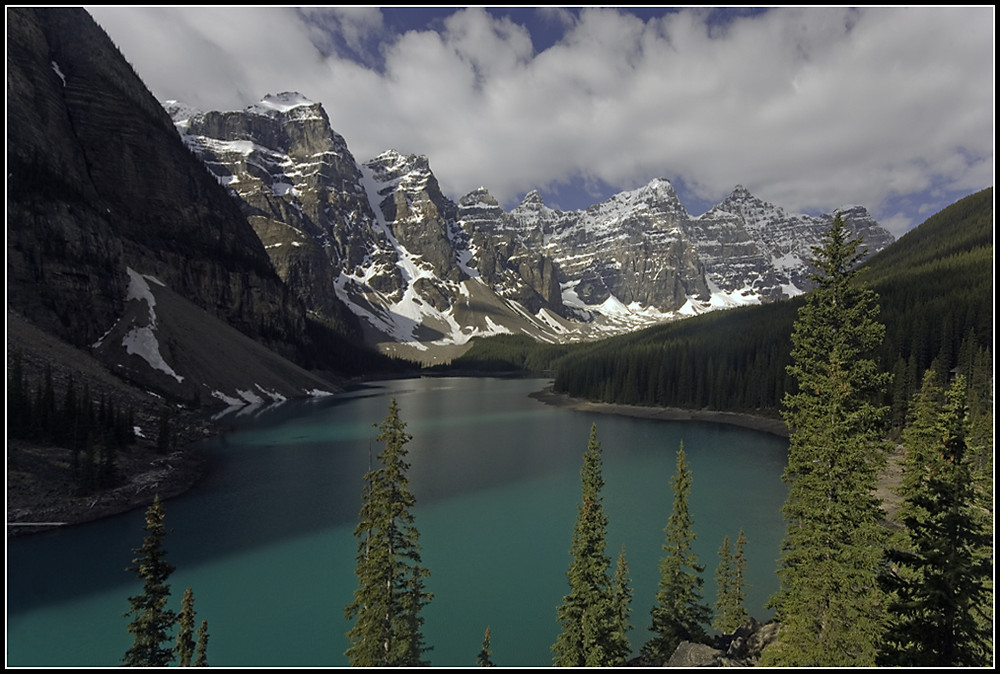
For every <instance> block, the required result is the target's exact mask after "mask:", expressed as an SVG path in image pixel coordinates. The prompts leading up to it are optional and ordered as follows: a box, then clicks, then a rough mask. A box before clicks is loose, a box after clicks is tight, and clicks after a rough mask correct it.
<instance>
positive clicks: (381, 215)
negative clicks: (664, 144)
mask: <svg viewBox="0 0 1000 674" xmlns="http://www.w3.org/2000/svg"><path fill="white" fill-rule="evenodd" d="M166 107H167V109H168V111H170V112H171V115H172V116H173V117H174V119H175V122H178V129H179V130H180V131H181V133H182V134H183V135H184V137H185V140H186V142H187V143H188V145H189V147H191V148H192V149H193V150H194V151H195V152H196V153H198V154H199V155H201V156H202V157H203V159H204V160H205V162H206V165H207V166H208V168H209V169H210V170H211V171H212V172H213V173H215V174H216V175H217V176H218V177H219V179H220V181H221V182H223V183H225V184H227V185H228V186H229V188H230V190H231V191H232V192H233V194H234V195H235V196H237V197H238V198H239V199H240V200H241V202H242V203H243V204H244V206H245V211H246V212H247V214H248V219H249V220H250V222H251V224H253V226H254V229H255V230H256V231H257V233H258V235H259V236H260V238H261V240H262V241H263V242H264V244H265V247H266V249H267V251H268V252H269V254H270V255H271V259H272V262H273V263H274V264H275V267H276V269H277V270H278V272H279V274H280V275H281V276H282V277H283V278H285V280H286V282H287V283H289V285H290V286H291V287H292V289H293V290H295V291H296V292H297V293H298V294H299V295H300V296H301V297H303V299H304V300H305V302H306V304H307V306H310V307H311V308H312V309H313V310H314V311H316V312H318V313H320V314H325V315H333V316H342V315H343V314H344V313H345V312H348V311H349V312H350V314H353V315H354V316H356V317H358V318H359V319H360V320H361V323H362V326H363V328H364V330H365V331H366V333H367V334H368V339H369V340H370V341H374V342H379V341H382V342H389V343H406V344H409V345H410V347H409V348H411V349H419V350H421V351H422V352H423V353H425V354H426V353H427V351H428V350H431V351H433V349H434V348H437V347H441V348H445V347H448V348H451V347H457V346H460V345H463V344H466V343H467V342H468V340H469V339H470V338H471V337H473V336H478V335H485V334H497V333H501V332H514V333H516V332H525V333H528V334H531V335H533V336H535V337H536V338H540V339H546V340H548V341H567V340H573V339H586V338H592V337H596V336H601V335H607V334H613V333H616V332H622V331H626V330H632V329H635V328H637V327H642V326H644V325H649V324H651V323H654V322H658V321H663V320H669V319H670V318H674V317H680V316H684V315H691V314H693V313H701V312H704V311H711V310H713V309H717V308H720V307H726V306H735V305H740V304H749V303H759V302H764V301H771V300H775V299H780V298H781V297H787V296H789V295H794V294H798V293H800V292H803V291H804V290H806V289H807V288H808V280H807V277H806V268H807V262H806V261H807V259H808V256H809V255H810V254H811V246H812V245H814V244H815V243H816V242H817V241H818V238H819V236H820V234H821V233H822V231H824V230H825V229H826V227H827V226H828V224H829V221H830V219H832V216H821V217H813V216H808V215H789V214H787V213H786V212H785V211H784V210H783V209H781V208H780V207H777V206H774V205H772V204H769V203H766V202H764V201H762V200H760V199H758V198H756V197H754V196H753V195H752V194H751V193H750V192H749V190H747V189H746V188H745V187H744V186H742V185H737V186H736V187H735V188H734V189H733V191H732V193H731V194H730V195H729V196H728V197H727V198H726V199H725V200H723V201H722V202H721V203H720V204H718V205H717V206H715V207H714V208H712V209H710V210H709V211H708V212H706V213H705V214H703V215H701V216H698V217H692V216H691V215H689V214H688V212H687V210H686V209H685V208H684V206H683V204H681V202H680V200H679V199H678V197H677V193H676V191H675V189H674V187H673V185H672V184H671V183H670V181H669V180H666V179H665V178H654V179H652V180H650V181H649V182H648V183H646V184H645V185H642V186H640V187H638V188H636V189H633V190H629V191H624V192H621V193H619V194H616V195H614V196H612V197H610V198H609V199H606V200H605V201H603V202H601V203H598V204H595V205H593V206H591V207H589V208H587V209H584V210H580V211H568V212H564V211H560V210H558V209H553V208H550V207H548V206H547V205H546V204H545V202H544V200H543V199H542V197H541V195H540V194H539V193H538V191H536V190H532V191H530V192H528V193H527V194H526V195H525V196H524V198H523V199H522V201H521V203H520V204H518V206H517V207H515V208H514V209H513V210H512V211H510V212H509V213H508V212H505V211H504V210H503V209H502V208H501V207H500V204H499V203H498V202H497V200H496V199H495V198H494V197H493V196H492V195H491V194H490V193H489V191H488V190H487V189H486V188H485V187H480V188H478V189H476V190H473V191H472V192H470V193H469V194H467V195H465V196H463V197H462V198H461V199H459V200H458V202H457V203H456V202H454V201H452V200H451V199H449V198H448V197H446V196H445V195H444V194H443V193H442V192H441V189H440V186H439V185H438V182H437V179H436V178H435V176H434V173H433V171H432V169H431V165H430V161H429V160H428V158H427V157H426V156H423V155H415V154H409V155H404V154H402V153H400V152H398V151H396V150H387V151H385V152H383V153H381V154H380V155H378V156H377V157H375V158H374V159H372V160H370V161H368V162H365V163H364V164H359V163H358V162H356V161H355V160H354V158H353V156H352V155H351V153H350V151H349V150H348V149H347V144H346V141H345V140H344V139H343V138H342V137H341V136H339V135H338V134H336V132H334V131H333V130H332V129H331V128H330V127H329V122H328V119H327V116H326V113H325V112H324V111H323V108H322V106H321V105H320V104H318V103H314V102H312V101H310V100H309V99H308V98H307V97H305V96H303V95H302V94H299V93H295V92H285V93H282V94H277V95H274V96H270V95H269V96H267V97H265V98H264V99H263V100H262V101H261V102H260V103H258V104H255V105H253V106H250V107H248V108H247V109H246V110H244V111H242V112H231V113H197V111H194V110H192V109H190V108H188V107H186V106H183V105H182V104H179V103H176V102H170V103H168V104H166ZM254 117H256V118H258V119H260V118H266V119H267V120H268V122H267V123H263V124H259V123H256V122H251V118H254ZM181 120H185V123H184V124H181V123H179V122H180V121H181ZM844 216H845V218H846V219H847V220H848V224H849V225H851V226H853V227H854V228H855V230H856V231H859V232H863V233H864V234H865V235H866V238H867V239H868V241H869V247H870V248H872V249H874V250H877V249H879V248H881V247H883V246H884V245H887V244H888V243H889V242H890V241H891V235H889V234H888V232H886V231H885V230H884V229H882V228H880V227H879V226H878V223H876V222H875V221H874V220H872V219H871V217H870V216H869V215H868V214H867V211H865V210H864V209H863V208H851V209H846V210H845V212H844ZM377 335H381V337H379V336H377ZM386 348H387V349H388V348H389V347H386Z"/></svg>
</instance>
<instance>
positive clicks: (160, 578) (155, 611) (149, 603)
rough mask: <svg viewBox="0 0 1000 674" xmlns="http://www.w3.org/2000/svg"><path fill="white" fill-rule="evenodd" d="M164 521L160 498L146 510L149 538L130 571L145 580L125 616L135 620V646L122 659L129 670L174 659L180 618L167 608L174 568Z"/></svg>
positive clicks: (130, 627)
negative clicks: (173, 636)
mask: <svg viewBox="0 0 1000 674" xmlns="http://www.w3.org/2000/svg"><path fill="white" fill-rule="evenodd" d="M163 518H164V512H163V505H162V504H161V503H160V497H159V496H157V497H155V498H154V499H153V503H152V505H150V506H149V508H147V510H146V526H145V531H146V537H145V539H144V540H143V543H142V546H141V547H138V548H136V549H135V551H134V552H135V555H136V556H135V558H134V559H133V560H132V565H131V566H130V567H128V569H127V570H128V571H134V572H135V574H136V575H137V576H138V577H139V579H140V580H142V581H143V592H142V594H139V595H135V596H133V597H129V610H128V611H126V612H125V613H124V614H122V615H123V616H124V617H126V618H127V617H128V616H132V617H133V619H132V622H130V623H129V624H128V628H127V629H128V633H129V634H131V635H132V636H133V643H132V646H131V647H130V648H129V649H128V651H126V652H125V655H124V657H123V658H122V662H123V663H124V664H125V665H126V666H128V667H166V666H167V665H169V664H170V661H171V660H172V659H173V652H174V651H173V647H172V646H171V644H170V642H171V637H170V631H171V629H172V628H173V626H174V621H175V620H176V619H177V615H176V614H175V613H174V612H173V611H172V610H170V609H168V608H167V599H168V597H169V596H170V585H169V584H168V582H167V581H168V579H169V578H170V574H172V573H173V572H174V567H173V565H172V564H170V563H169V562H168V561H167V560H166V550H164V548H163V541H164V538H165V537H166V529H165V528H164V525H163Z"/></svg>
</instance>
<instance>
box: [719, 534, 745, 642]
mask: <svg viewBox="0 0 1000 674" xmlns="http://www.w3.org/2000/svg"><path fill="white" fill-rule="evenodd" d="M745 545H746V537H745V536H744V535H743V530H742V529H740V535H739V537H738V538H737V539H736V552H735V553H734V552H733V551H732V549H731V548H730V545H729V536H726V537H725V538H724V539H723V541H722V547H721V548H719V566H718V567H717V568H716V570H715V581H716V585H717V588H718V590H717V595H716V602H715V619H714V620H713V621H712V627H714V628H715V629H716V630H718V631H719V632H722V633H729V632H733V631H734V630H735V629H736V628H737V627H739V626H740V625H742V624H743V623H745V622H746V621H747V618H749V616H748V615H747V612H746V609H745V608H744V607H743V603H744V601H746V583H745V581H744V577H745V575H746V567H747V564H746V558H745V557H744V554H743V549H744V546H745Z"/></svg>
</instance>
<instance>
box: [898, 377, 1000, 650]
mask: <svg viewBox="0 0 1000 674" xmlns="http://www.w3.org/2000/svg"><path fill="white" fill-rule="evenodd" d="M940 390H941V389H940V387H939V386H938V385H937V382H936V380H935V378H933V377H932V376H928V377H925V379H924V388H923V389H922V390H921V392H920V393H919V394H918V396H917V400H915V404H914V408H915V409H916V410H917V412H916V415H915V417H914V418H913V421H912V422H911V423H910V425H909V427H908V428H907V431H906V432H904V436H903V437H904V442H906V443H907V444H906V450H907V453H908V460H907V462H906V468H907V471H906V473H904V476H906V477H907V479H905V480H904V481H903V484H902V486H901V489H900V492H901V495H902V496H903V497H904V499H905V504H906V507H905V509H904V512H905V513H906V517H905V519H904V523H905V525H906V530H907V534H908V541H907V544H906V545H905V547H904V548H903V549H893V550H890V551H889V553H888V560H889V562H890V564H891V567H890V568H891V570H890V572H889V573H887V574H886V578H885V580H886V587H887V589H889V590H890V591H892V592H893V594H892V599H891V601H890V603H889V613H890V617H891V625H890V628H889V630H888V633H887V635H886V639H885V642H884V645H883V647H882V652H881V653H880V662H881V664H887V665H903V666H914V667H988V666H990V665H992V663H993V643H992V636H991V635H992V624H991V623H992V611H991V606H992V599H993V596H992V591H991V589H990V579H991V575H992V557H993V554H992V553H993V538H992V536H991V535H990V531H989V528H988V520H987V514H986V513H987V511H988V510H987V507H986V505H987V504H986V503H985V499H983V498H982V495H981V494H980V492H979V491H978V490H977V488H976V485H975V482H974V480H973V478H972V471H971V469H970V465H969V452H968V446H967V443H966V438H967V436H968V433H969V414H968V407H967V404H966V383H965V378H964V377H961V376H959V377H957V378H956V380H955V382H954V383H953V384H952V385H951V387H950V388H949V389H948V392H947V396H946V400H945V402H944V403H943V404H941V403H940V397H939V393H940ZM933 401H939V402H938V405H937V406H935V405H934V404H933Z"/></svg>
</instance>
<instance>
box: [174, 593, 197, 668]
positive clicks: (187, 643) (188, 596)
mask: <svg viewBox="0 0 1000 674" xmlns="http://www.w3.org/2000/svg"><path fill="white" fill-rule="evenodd" d="M194 647H195V637H194V592H193V591H192V590H191V588H188V589H186V590H184V596H183V597H182V598H181V612H180V613H179V614H178V615H177V643H176V644H175V645H174V653H176V654H177V664H178V665H179V666H181V667H190V666H191V658H192V656H193V655H194Z"/></svg>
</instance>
